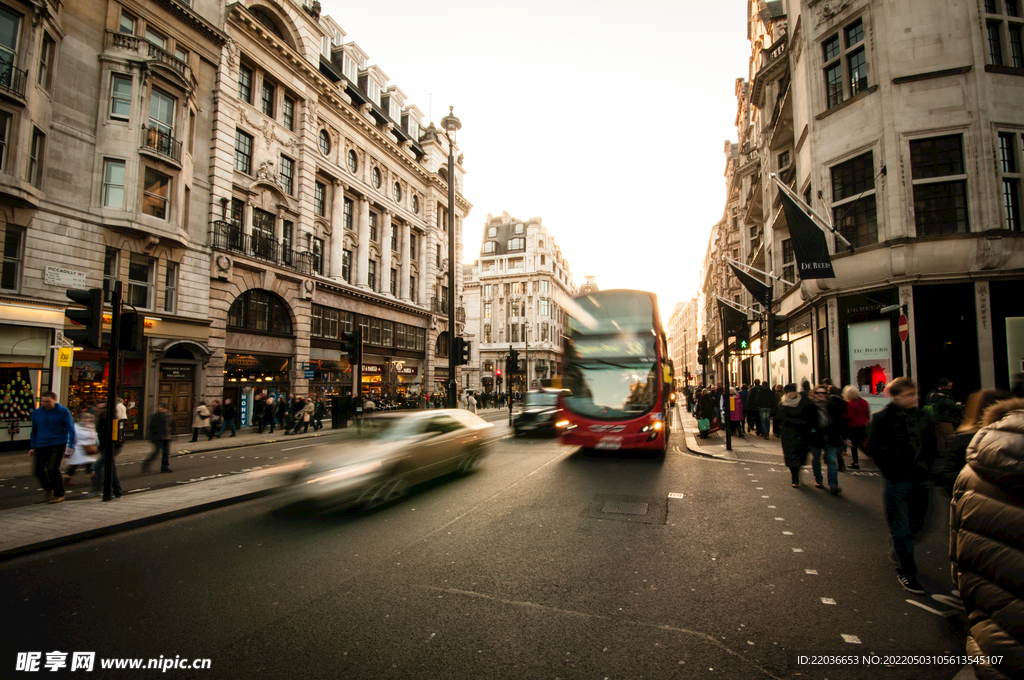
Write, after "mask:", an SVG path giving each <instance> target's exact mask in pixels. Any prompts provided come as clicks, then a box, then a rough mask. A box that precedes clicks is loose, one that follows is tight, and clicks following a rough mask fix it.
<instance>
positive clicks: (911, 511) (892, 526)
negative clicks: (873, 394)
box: [868, 377, 938, 595]
mask: <svg viewBox="0 0 1024 680" xmlns="http://www.w3.org/2000/svg"><path fill="white" fill-rule="evenodd" d="M886 389H887V390H888V391H889V396H891V397H892V402H891V403H890V404H889V405H888V406H886V407H885V408H884V409H882V410H881V411H879V412H878V413H876V414H875V415H874V417H873V418H872V419H871V430H870V432H869V434H868V453H870V454H871V457H872V458H873V459H874V461H875V464H876V465H878V469H879V470H881V472H882V476H883V477H885V516H886V519H887V520H888V522H889V535H890V537H891V538H892V545H893V549H894V551H895V554H896V559H897V562H898V565H899V566H897V567H896V578H897V579H898V580H899V582H900V585H902V586H903V588H904V589H906V590H908V591H910V592H911V593H914V594H915V595H924V594H925V592H924V588H922V587H921V584H920V583H918V581H917V563H916V562H915V561H914V542H915V539H916V537H917V535H918V534H919V533H920V532H921V531H922V530H923V529H924V523H925V517H926V516H927V513H928V497H929V495H930V494H931V481H930V480H931V475H932V469H933V467H934V465H935V459H936V457H937V456H938V444H937V440H936V437H935V425H934V423H933V422H932V420H931V418H929V417H928V415H927V414H926V413H925V412H924V411H922V410H921V409H919V408H918V407H917V404H918V396H917V383H915V382H914V381H913V380H911V379H910V378H907V377H901V378H896V379H895V380H893V381H892V382H890V383H889V385H888V386H887V387H886Z"/></svg>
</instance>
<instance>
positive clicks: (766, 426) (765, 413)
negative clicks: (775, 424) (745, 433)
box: [757, 408, 772, 437]
mask: <svg viewBox="0 0 1024 680" xmlns="http://www.w3.org/2000/svg"><path fill="white" fill-rule="evenodd" d="M757 415H758V416H760V418H761V434H763V435H764V436H766V437H767V436H768V435H770V434H771V433H772V410H771V409H770V408H759V409H757Z"/></svg>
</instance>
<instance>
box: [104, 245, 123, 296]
mask: <svg viewBox="0 0 1024 680" xmlns="http://www.w3.org/2000/svg"><path fill="white" fill-rule="evenodd" d="M120 255H121V251H119V250H118V249H117V248H107V249H106V251H105V252H104V254H103V302H105V303H107V304H110V298H111V296H112V295H113V294H114V282H115V281H117V270H118V259H119V257H120Z"/></svg>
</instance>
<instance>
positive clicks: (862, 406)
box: [843, 399, 871, 430]
mask: <svg viewBox="0 0 1024 680" xmlns="http://www.w3.org/2000/svg"><path fill="white" fill-rule="evenodd" d="M870 422H871V404H869V403H868V402H867V400H866V399H854V400H853V401H848V402H846V411H845V412H844V413H843V423H844V424H845V425H846V429H847V430H858V429H861V430H863V429H866V428H867V426H868V423H870Z"/></svg>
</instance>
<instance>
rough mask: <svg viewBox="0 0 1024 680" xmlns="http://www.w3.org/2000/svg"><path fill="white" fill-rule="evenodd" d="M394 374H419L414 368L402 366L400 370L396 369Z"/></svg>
mask: <svg viewBox="0 0 1024 680" xmlns="http://www.w3.org/2000/svg"><path fill="white" fill-rule="evenodd" d="M395 372H396V373H398V375H417V374H418V373H419V369H418V368H416V367H415V366H403V367H402V368H399V369H396V371H395Z"/></svg>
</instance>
